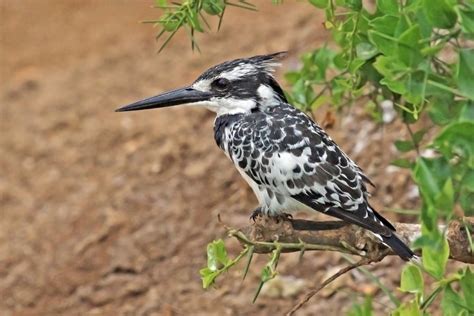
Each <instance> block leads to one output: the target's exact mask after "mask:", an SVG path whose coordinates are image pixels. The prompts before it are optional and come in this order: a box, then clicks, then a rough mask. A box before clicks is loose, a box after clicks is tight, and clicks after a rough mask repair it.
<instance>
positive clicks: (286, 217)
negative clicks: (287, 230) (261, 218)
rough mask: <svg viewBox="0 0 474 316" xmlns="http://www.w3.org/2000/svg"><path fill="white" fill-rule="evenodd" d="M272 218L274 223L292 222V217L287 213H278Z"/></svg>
mask: <svg viewBox="0 0 474 316" xmlns="http://www.w3.org/2000/svg"><path fill="white" fill-rule="evenodd" d="M272 218H273V219H274V220H275V222H277V223H279V222H284V221H289V222H291V221H292V220H293V215H291V214H288V213H280V214H277V215H275V216H272Z"/></svg>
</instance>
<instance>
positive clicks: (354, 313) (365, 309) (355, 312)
mask: <svg viewBox="0 0 474 316" xmlns="http://www.w3.org/2000/svg"><path fill="white" fill-rule="evenodd" d="M347 315H348V316H372V298H371V297H370V296H366V297H365V299H364V303H363V304H354V305H352V308H351V310H350V311H349V312H348V313H347Z"/></svg>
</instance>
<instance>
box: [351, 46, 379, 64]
mask: <svg viewBox="0 0 474 316" xmlns="http://www.w3.org/2000/svg"><path fill="white" fill-rule="evenodd" d="M377 53H378V50H377V47H375V46H374V45H372V44H370V43H367V42H361V43H359V44H357V46H356V54H357V57H358V58H360V59H362V60H368V59H370V58H372V57H374V56H375V55H377Z"/></svg>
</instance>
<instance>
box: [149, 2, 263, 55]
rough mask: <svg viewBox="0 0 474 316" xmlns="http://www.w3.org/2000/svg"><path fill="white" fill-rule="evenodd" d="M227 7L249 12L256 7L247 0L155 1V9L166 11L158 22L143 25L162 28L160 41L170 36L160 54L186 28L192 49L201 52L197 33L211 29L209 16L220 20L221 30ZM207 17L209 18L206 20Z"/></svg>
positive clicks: (153, 21) (159, 36)
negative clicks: (178, 32)
mask: <svg viewBox="0 0 474 316" xmlns="http://www.w3.org/2000/svg"><path fill="white" fill-rule="evenodd" d="M227 6H235V7H238V8H242V9H247V10H255V6H254V5H253V4H251V3H248V2H247V1H245V0H238V1H234V2H232V1H228V0H185V1H182V2H181V3H178V2H174V1H167V0H155V7H156V8H159V9H162V10H164V13H163V15H162V16H161V17H160V18H159V19H156V20H147V21H143V23H151V24H153V25H154V26H160V27H161V31H160V32H159V33H158V35H157V36H156V39H157V40H159V39H161V37H162V36H163V35H165V34H168V36H167V37H166V39H165V40H164V42H163V44H162V45H161V47H160V49H159V50H158V52H161V51H162V50H163V49H164V48H165V46H166V45H167V44H168V43H169V41H170V40H171V39H172V38H173V36H174V35H175V34H176V32H177V31H178V30H179V29H181V28H184V29H186V31H187V32H188V35H189V38H190V40H191V48H192V49H193V50H194V49H195V48H196V49H197V50H199V46H198V45H197V42H196V39H195V32H199V33H204V32H206V30H210V29H211V27H210V25H209V23H208V22H207V18H209V16H216V17H218V18H219V24H218V27H217V29H218V30H219V29H220V26H221V23H222V18H223V17H224V13H225V9H226V8H227ZM206 16H207V18H206Z"/></svg>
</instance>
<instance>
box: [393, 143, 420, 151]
mask: <svg viewBox="0 0 474 316" xmlns="http://www.w3.org/2000/svg"><path fill="white" fill-rule="evenodd" d="M394 144H395V147H396V148H397V150H398V151H400V152H402V153H405V152H407V151H410V150H413V149H415V144H413V142H412V141H411V140H396V141H395V143H394Z"/></svg>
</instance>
